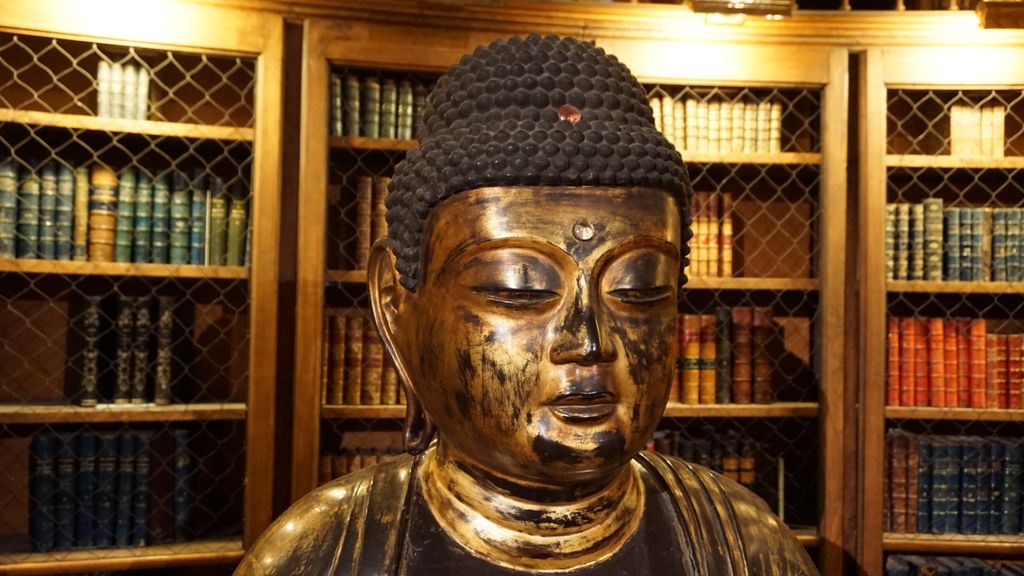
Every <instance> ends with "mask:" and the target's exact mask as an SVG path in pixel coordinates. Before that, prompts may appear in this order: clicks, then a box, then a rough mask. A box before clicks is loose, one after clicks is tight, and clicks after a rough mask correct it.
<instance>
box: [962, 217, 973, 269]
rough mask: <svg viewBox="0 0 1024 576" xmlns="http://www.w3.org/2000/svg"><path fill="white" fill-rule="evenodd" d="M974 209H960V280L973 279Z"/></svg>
mask: <svg viewBox="0 0 1024 576" xmlns="http://www.w3.org/2000/svg"><path fill="white" fill-rule="evenodd" d="M974 212H975V209H974V208H961V209H960V280H964V281H967V280H972V279H973V278H974Z"/></svg>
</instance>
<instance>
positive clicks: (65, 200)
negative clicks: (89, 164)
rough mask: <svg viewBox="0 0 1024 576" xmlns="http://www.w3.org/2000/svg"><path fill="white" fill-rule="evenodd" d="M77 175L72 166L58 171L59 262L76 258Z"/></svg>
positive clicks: (57, 240)
mask: <svg viewBox="0 0 1024 576" xmlns="http://www.w3.org/2000/svg"><path fill="white" fill-rule="evenodd" d="M74 234H75V175H74V172H73V171H72V170H71V167H70V166H66V165H63V164H62V165H61V166H60V168H58V170H57V237H56V243H57V260H71V259H72V258H74V255H75V253H74V250H73V248H74V245H73V244H72V240H73V238H74Z"/></svg>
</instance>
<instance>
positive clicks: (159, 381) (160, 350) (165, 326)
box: [153, 296, 174, 405]
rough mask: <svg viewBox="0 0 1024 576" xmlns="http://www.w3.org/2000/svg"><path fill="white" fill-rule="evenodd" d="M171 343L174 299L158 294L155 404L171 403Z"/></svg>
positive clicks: (154, 384) (172, 351)
mask: <svg viewBox="0 0 1024 576" xmlns="http://www.w3.org/2000/svg"><path fill="white" fill-rule="evenodd" d="M173 345H174V299H173V298H171V297H169V296H160V297H158V298H157V313H156V367H155V370H154V373H155V377H154V379H153V402H154V403H155V404H157V405H166V404H170V403H171V385H172V383H173V374H172V373H171V368H172V357H173V353H174V350H173Z"/></svg>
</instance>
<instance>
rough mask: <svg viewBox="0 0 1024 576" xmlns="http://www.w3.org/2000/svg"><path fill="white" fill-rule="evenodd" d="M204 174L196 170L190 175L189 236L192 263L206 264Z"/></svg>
mask: <svg viewBox="0 0 1024 576" xmlns="http://www.w3.org/2000/svg"><path fill="white" fill-rule="evenodd" d="M206 194H207V190H206V175H205V174H203V173H202V172H199V171H196V173H195V175H194V176H193V177H192V222H191V227H190V230H191V236H190V238H189V242H190V246H191V251H190V256H189V261H190V262H191V263H192V264H206Z"/></svg>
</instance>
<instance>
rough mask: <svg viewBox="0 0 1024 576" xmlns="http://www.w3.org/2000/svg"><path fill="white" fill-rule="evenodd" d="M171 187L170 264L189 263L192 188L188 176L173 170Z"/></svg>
mask: <svg viewBox="0 0 1024 576" xmlns="http://www.w3.org/2000/svg"><path fill="white" fill-rule="evenodd" d="M172 181H173V187H172V188H171V257H170V263H171V264H188V263H189V256H190V254H189V237H190V236H191V234H192V224H191V222H190V219H191V217H192V190H191V187H190V186H189V181H188V177H186V176H185V174H184V173H182V172H180V171H177V170H176V171H175V172H174V177H173V180H172Z"/></svg>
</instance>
